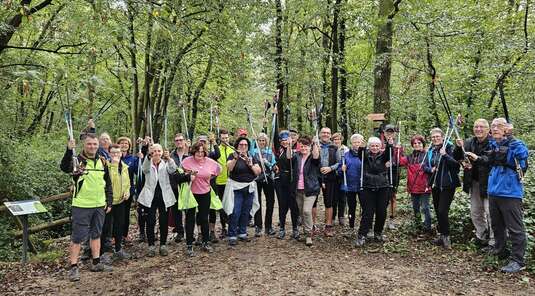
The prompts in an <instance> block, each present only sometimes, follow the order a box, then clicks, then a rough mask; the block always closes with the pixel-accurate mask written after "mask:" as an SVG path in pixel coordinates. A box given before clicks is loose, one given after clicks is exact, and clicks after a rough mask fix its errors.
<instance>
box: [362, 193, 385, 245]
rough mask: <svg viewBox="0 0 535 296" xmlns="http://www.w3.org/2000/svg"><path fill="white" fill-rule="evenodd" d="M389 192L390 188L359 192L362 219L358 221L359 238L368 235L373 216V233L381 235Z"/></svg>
mask: <svg viewBox="0 0 535 296" xmlns="http://www.w3.org/2000/svg"><path fill="white" fill-rule="evenodd" d="M390 192H391V191H390V188H380V189H364V190H363V191H362V192H361V195H362V199H361V200H360V201H361V206H362V218H361V219H360V227H359V236H366V235H367V234H368V231H369V230H370V229H371V227H372V223H373V220H374V219H373V217H374V216H375V225H374V227H373V232H374V233H377V234H381V233H383V228H384V226H385V221H386V209H387V207H388V200H389V199H390Z"/></svg>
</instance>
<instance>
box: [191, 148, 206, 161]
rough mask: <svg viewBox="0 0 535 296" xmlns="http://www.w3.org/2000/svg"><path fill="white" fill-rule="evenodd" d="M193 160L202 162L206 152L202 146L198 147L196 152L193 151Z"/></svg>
mask: <svg viewBox="0 0 535 296" xmlns="http://www.w3.org/2000/svg"><path fill="white" fill-rule="evenodd" d="M194 157H195V160H197V161H199V160H203V159H204V158H205V157H206V152H205V151H204V146H200V147H199V148H198V150H197V151H195V155H194Z"/></svg>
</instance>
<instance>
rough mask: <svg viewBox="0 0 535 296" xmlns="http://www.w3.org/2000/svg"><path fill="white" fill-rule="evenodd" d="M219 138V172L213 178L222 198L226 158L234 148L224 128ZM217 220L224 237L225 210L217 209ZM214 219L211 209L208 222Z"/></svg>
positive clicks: (224, 184) (226, 175)
mask: <svg viewBox="0 0 535 296" xmlns="http://www.w3.org/2000/svg"><path fill="white" fill-rule="evenodd" d="M219 140H220V141H221V144H220V145H219V153H220V155H219V157H218V159H217V162H218V163H219V165H221V174H219V176H217V178H216V179H215V184H216V189H217V190H216V192H217V195H218V196H219V198H221V199H223V195H224V193H225V186H226V184H227V179H228V170H227V160H228V157H229V156H231V155H232V153H234V148H233V147H232V145H230V135H229V132H228V131H227V130H226V129H221V130H220V131H219ZM219 220H220V222H221V236H220V237H221V238H222V239H223V238H225V237H226V235H227V228H226V227H227V221H228V217H227V214H225V211H223V210H220V211H219ZM215 221H216V215H215V211H211V213H210V223H215Z"/></svg>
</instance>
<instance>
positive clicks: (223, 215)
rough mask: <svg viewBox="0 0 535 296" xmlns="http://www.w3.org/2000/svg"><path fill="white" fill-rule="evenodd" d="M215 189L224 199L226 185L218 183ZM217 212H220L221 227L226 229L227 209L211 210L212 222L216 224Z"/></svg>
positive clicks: (221, 198)
mask: <svg viewBox="0 0 535 296" xmlns="http://www.w3.org/2000/svg"><path fill="white" fill-rule="evenodd" d="M215 189H216V193H217V196H218V197H219V199H220V200H221V201H223V195H224V194H225V185H216V187H215ZM217 212H219V222H220V223H221V228H222V229H226V226H227V220H228V217H227V214H226V213H225V210H223V209H221V210H219V211H216V210H210V224H215V222H216V219H217Z"/></svg>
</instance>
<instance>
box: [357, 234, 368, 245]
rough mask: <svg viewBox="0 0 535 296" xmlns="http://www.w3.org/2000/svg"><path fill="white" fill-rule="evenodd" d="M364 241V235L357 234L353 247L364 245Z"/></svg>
mask: <svg viewBox="0 0 535 296" xmlns="http://www.w3.org/2000/svg"><path fill="white" fill-rule="evenodd" d="M365 242H366V237H364V236H360V235H359V236H358V237H357V239H356V240H355V247H357V248H360V247H362V246H364V243H365Z"/></svg>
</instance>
